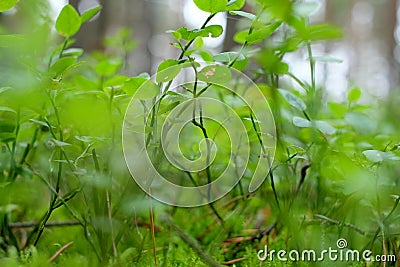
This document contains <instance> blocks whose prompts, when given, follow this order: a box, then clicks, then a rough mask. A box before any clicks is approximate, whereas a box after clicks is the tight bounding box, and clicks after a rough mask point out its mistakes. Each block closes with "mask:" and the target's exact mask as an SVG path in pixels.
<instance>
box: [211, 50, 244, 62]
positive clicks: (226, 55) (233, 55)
mask: <svg viewBox="0 0 400 267" xmlns="http://www.w3.org/2000/svg"><path fill="white" fill-rule="evenodd" d="M213 59H214V60H215V61H217V62H223V63H226V62H232V61H233V60H235V59H236V60H237V61H241V60H245V59H246V58H245V57H244V56H243V54H239V53H238V52H223V53H220V54H218V55H215V56H213Z"/></svg>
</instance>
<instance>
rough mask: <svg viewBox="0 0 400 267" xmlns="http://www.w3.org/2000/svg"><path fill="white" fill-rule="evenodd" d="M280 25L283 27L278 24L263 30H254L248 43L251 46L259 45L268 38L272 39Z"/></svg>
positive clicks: (248, 37)
mask: <svg viewBox="0 0 400 267" xmlns="http://www.w3.org/2000/svg"><path fill="white" fill-rule="evenodd" d="M280 25H281V23H280V22H276V23H273V24H271V25H268V26H266V27H263V28H261V29H258V30H254V31H253V32H252V33H251V34H249V35H248V36H247V37H246V41H247V42H248V43H249V44H255V43H259V42H261V41H263V40H265V39H266V38H268V37H270V36H271V35H272V34H273V33H274V32H275V30H276V29H277V28H278V27H279V26H280Z"/></svg>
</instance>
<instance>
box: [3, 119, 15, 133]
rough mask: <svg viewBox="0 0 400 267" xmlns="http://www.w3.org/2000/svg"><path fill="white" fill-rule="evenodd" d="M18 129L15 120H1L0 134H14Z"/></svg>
mask: <svg viewBox="0 0 400 267" xmlns="http://www.w3.org/2000/svg"><path fill="white" fill-rule="evenodd" d="M15 128H16V123H15V121H14V120H10V119H2V118H0V132H1V133H13V132H14V130H15Z"/></svg>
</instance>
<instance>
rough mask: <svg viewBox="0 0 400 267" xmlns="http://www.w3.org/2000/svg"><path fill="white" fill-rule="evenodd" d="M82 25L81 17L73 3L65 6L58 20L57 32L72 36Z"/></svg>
mask: <svg viewBox="0 0 400 267" xmlns="http://www.w3.org/2000/svg"><path fill="white" fill-rule="evenodd" d="M80 27H81V17H80V16H79V14H78V12H77V11H76V10H75V8H74V7H73V6H71V5H66V6H64V7H63V9H62V10H61V12H60V15H58V18H57V21H56V29H57V32H58V33H59V34H61V35H63V36H65V37H71V36H73V35H74V34H75V33H77V32H78V31H79V28H80Z"/></svg>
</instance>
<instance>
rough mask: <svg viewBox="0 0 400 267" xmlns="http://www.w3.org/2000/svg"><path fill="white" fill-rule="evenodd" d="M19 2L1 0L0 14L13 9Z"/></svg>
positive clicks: (16, 0)
mask: <svg viewBox="0 0 400 267" xmlns="http://www.w3.org/2000/svg"><path fill="white" fill-rule="evenodd" d="M18 1H19V0H1V1H0V12H3V11H6V10H9V9H11V8H13V7H14V6H15V5H16V4H17V3H18Z"/></svg>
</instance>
